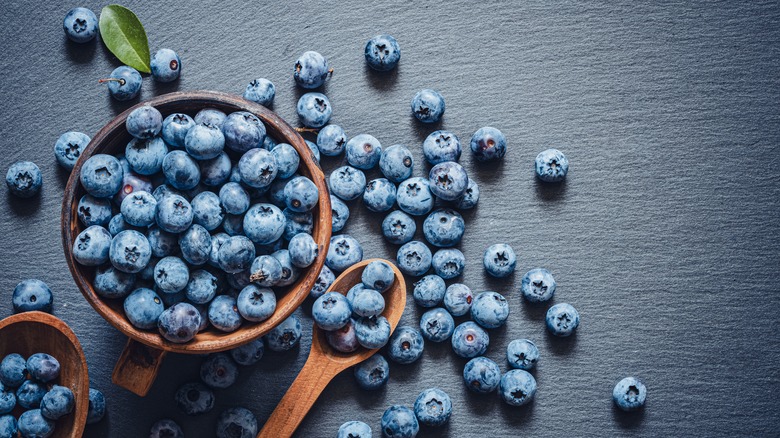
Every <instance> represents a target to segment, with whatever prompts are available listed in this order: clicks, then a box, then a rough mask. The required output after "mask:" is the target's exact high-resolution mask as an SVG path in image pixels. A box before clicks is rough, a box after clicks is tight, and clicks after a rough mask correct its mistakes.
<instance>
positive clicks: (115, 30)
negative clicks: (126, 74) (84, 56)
mask: <svg viewBox="0 0 780 438" xmlns="http://www.w3.org/2000/svg"><path fill="white" fill-rule="evenodd" d="M100 38H101V39H102V40H103V44H105V45H106V47H108V50H110V51H111V53H113V54H114V56H116V57H117V58H119V60H120V61H122V62H124V63H125V64H127V65H129V66H130V67H133V68H134V69H136V70H138V71H140V72H144V73H151V71H152V69H151V68H150V66H149V63H150V56H149V41H148V40H147V39H146V31H145V30H144V26H143V25H142V24H141V21H140V20H138V17H136V16H135V14H134V13H133V11H131V10H130V9H127V8H126V7H124V6H120V5H108V6H106V7H105V8H103V10H102V11H101V12H100Z"/></svg>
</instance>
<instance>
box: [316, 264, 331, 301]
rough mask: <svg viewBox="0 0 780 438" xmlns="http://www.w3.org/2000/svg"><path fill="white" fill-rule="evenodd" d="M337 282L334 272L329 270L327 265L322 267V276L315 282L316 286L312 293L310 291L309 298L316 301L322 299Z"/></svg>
mask: <svg viewBox="0 0 780 438" xmlns="http://www.w3.org/2000/svg"><path fill="white" fill-rule="evenodd" d="M335 280H336V276H335V275H334V274H333V271H331V270H330V268H328V267H327V266H326V265H322V269H321V270H320V275H318V276H317V280H316V281H315V282H314V286H313V287H312V288H311V291H309V296H311V297H312V298H314V299H315V300H316V299H317V298H319V297H321V296H322V294H324V293H325V291H327V290H328V288H330V285H331V284H333V282H334V281H335Z"/></svg>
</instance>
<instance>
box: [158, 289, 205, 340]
mask: <svg viewBox="0 0 780 438" xmlns="http://www.w3.org/2000/svg"><path fill="white" fill-rule="evenodd" d="M155 289H156V288H155ZM159 297H160V300H162V302H163V305H164V306H165V307H166V308H168V307H171V306H173V305H174V304H179V303H184V302H185V301H186V300H187V291H186V290H183V291H181V292H176V293H172V294H166V293H160V295H159ZM188 304H192V303H188ZM193 307H194V306H193ZM198 313H201V312H200V310H198ZM158 323H159V320H158ZM158 328H159V327H158ZM198 330H200V325H198Z"/></svg>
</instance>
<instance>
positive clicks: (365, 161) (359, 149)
mask: <svg viewBox="0 0 780 438" xmlns="http://www.w3.org/2000/svg"><path fill="white" fill-rule="evenodd" d="M346 151H347V153H346V155H347V162H348V163H349V164H350V165H351V166H353V167H356V168H358V169H363V170H368V169H372V168H374V167H376V165H377V164H379V159H380V158H381V157H382V145H381V144H380V143H379V140H377V139H376V138H374V137H373V136H371V135H368V134H360V135H356V136H354V137H352V138H351V139H350V140H349V141H348V142H347V147H346Z"/></svg>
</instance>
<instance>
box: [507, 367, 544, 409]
mask: <svg viewBox="0 0 780 438" xmlns="http://www.w3.org/2000/svg"><path fill="white" fill-rule="evenodd" d="M498 394H499V395H500V396H501V398H502V399H503V400H504V402H506V403H507V404H509V405H512V406H522V405H524V404H527V403H528V402H530V401H531V400H533V398H534V394H536V379H534V376H532V375H531V373H529V372H528V371H526V370H509V371H507V372H506V374H504V375H503V376H501V382H500V383H499V388H498Z"/></svg>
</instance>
